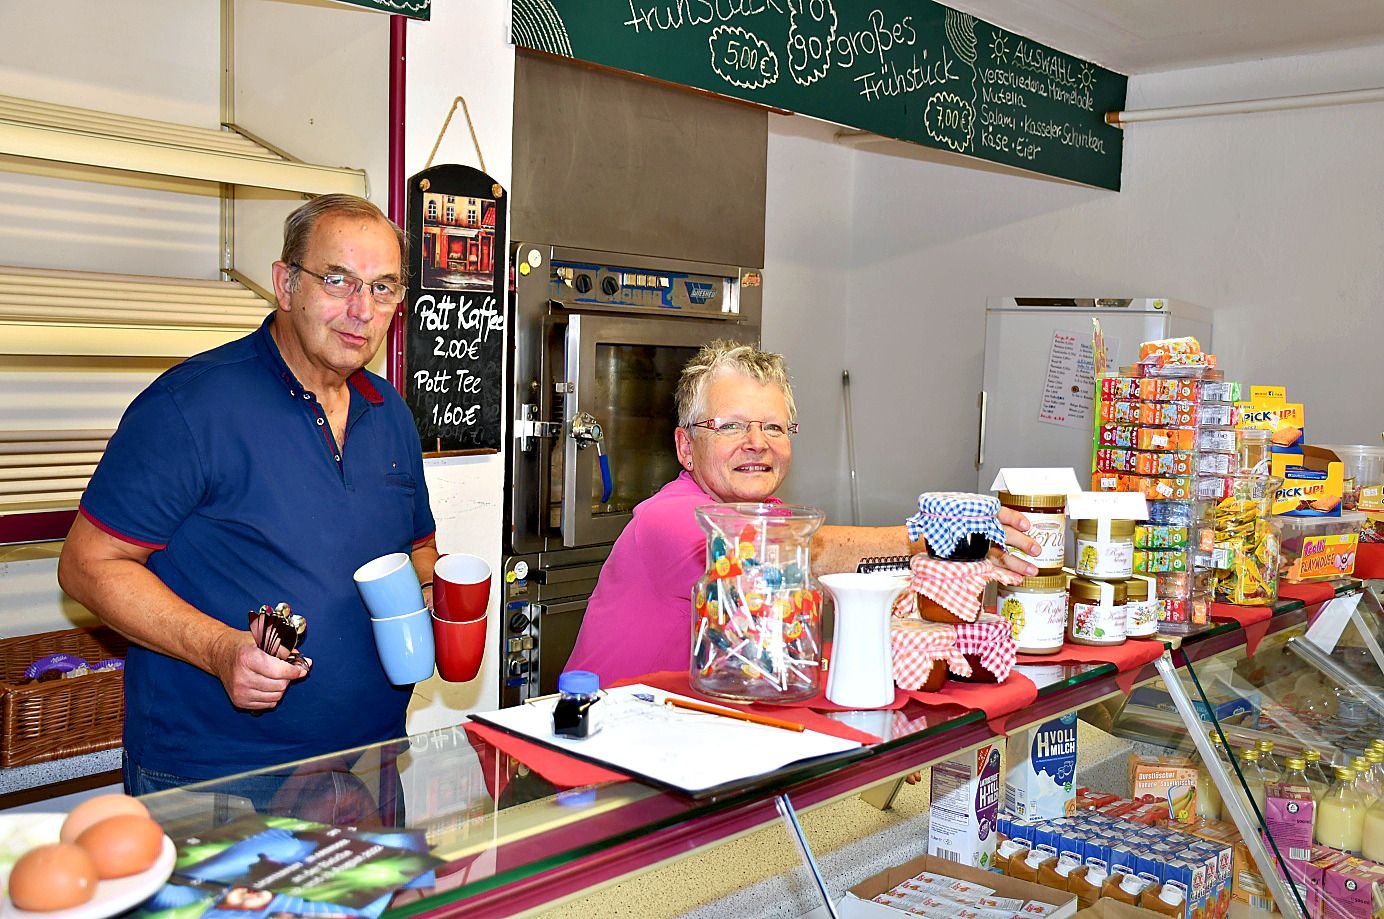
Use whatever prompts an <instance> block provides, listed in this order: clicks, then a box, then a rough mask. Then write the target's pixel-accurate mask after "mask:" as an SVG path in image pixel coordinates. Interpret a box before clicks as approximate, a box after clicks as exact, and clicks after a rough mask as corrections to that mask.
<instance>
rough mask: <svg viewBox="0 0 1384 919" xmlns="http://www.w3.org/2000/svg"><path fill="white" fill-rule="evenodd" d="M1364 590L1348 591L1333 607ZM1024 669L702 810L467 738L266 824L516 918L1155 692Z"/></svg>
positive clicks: (206, 790) (696, 803) (196, 806)
mask: <svg viewBox="0 0 1384 919" xmlns="http://www.w3.org/2000/svg"><path fill="white" fill-rule="evenodd" d="M1359 587H1360V585H1359V584H1358V582H1341V583H1340V584H1339V585H1338V586H1337V594H1338V595H1340V594H1347V593H1350V592H1353V591H1356V590H1358V589H1359ZM1317 606H1318V605H1317V604H1310V605H1305V604H1304V603H1303V602H1302V601H1301V600H1286V601H1281V602H1280V603H1279V604H1277V606H1276V607H1275V609H1274V615H1273V618H1272V619H1271V620H1270V621H1269V622H1268V623H1266V624H1265V626H1266V628H1265V629H1263V630H1262V631H1263V632H1264V633H1266V634H1274V633H1277V632H1279V631H1282V630H1284V629H1290V628H1295V627H1297V628H1300V627H1302V626H1303V625H1304V624H1305V623H1306V622H1307V619H1308V616H1309V613H1311V612H1313V611H1315V609H1316V608H1317ZM1247 637H1248V636H1247V632H1246V629H1245V628H1243V627H1242V626H1241V625H1239V624H1238V623H1235V622H1215V623H1214V624H1212V625H1211V626H1210V627H1208V628H1206V629H1205V630H1204V631H1202V632H1200V633H1198V634H1195V635H1190V636H1185V637H1182V638H1169V639H1167V640H1166V641H1165V648H1166V650H1165V654H1166V655H1170V657H1171V662H1172V664H1173V665H1175V666H1177V667H1179V668H1184V667H1186V666H1187V665H1188V664H1189V663H1191V664H1193V665H1194V664H1195V662H1197V661H1199V660H1204V659H1207V658H1210V657H1213V656H1215V655H1218V654H1222V653H1224V652H1226V651H1227V650H1231V649H1236V648H1243V647H1244V646H1245V645H1246V641H1247ZM1254 637H1255V640H1258V638H1260V637H1262V636H1261V635H1260V634H1259V633H1256V634H1255V636H1254ZM1016 670H1017V671H1018V672H1020V673H1023V674H1024V675H1025V676H1027V677H1028V678H1029V679H1032V680H1033V682H1034V683H1035V685H1036V686H1037V687H1038V696H1037V699H1036V701H1034V702H1033V703H1032V704H1030V705H1028V706H1027V707H1025V708H1024V709H1022V710H1021V711H1018V712H1015V713H1013V714H1012V715H1010V716H1009V717H1008V719H1007V722H1006V723H1001V722H999V721H996V722H995V723H994V724H992V723H990V722H988V721H987V720H986V717H985V715H984V714H983V713H981V712H979V711H976V710H971V709H965V708H961V707H958V706H950V707H942V706H925V705H922V704H920V703H918V702H917V701H909V702H908V703H907V704H905V705H904V706H903V707H902V708H899V709H897V710H881V711H872V712H838V713H834V714H832V716H831V717H833V718H835V719H837V720H839V721H841V722H843V723H845V724H847V725H850V726H852V727H856V728H858V729H861V730H864V731H867V732H869V733H872V734H875V735H877V736H879V737H881V738H882V739H881V740H880V741H879V742H877V743H869V744H866V745H864V746H862V747H861V748H859V749H857V750H852V751H848V752H846V753H841V754H836V755H833V756H829V757H824V758H821V759H818V760H814V761H809V762H801V763H796V764H792V765H790V766H789V767H786V768H784V769H781V770H778V771H776V772H773V773H769V774H766V775H762V776H758V777H756V778H754V779H752V780H748V781H746V782H744V783H743V784H740V785H738V786H736V787H734V788H733V789H731V790H728V791H724V792H723V793H719V794H716V795H714V796H711V797H707V798H702V799H692V798H689V797H687V796H685V795H682V794H679V793H676V792H672V791H667V790H663V789H660V788H657V787H654V786H652V785H649V784H646V783H642V782H638V781H605V782H600V783H597V784H594V785H583V786H577V787H565V786H564V785H561V784H555V783H554V782H553V781H550V780H549V779H547V778H544V777H543V776H542V775H541V774H540V773H538V772H536V771H534V770H532V769H530V768H529V767H528V766H527V765H526V764H525V763H524V762H523V761H521V760H520V759H516V758H515V757H514V756H511V755H510V754H507V753H504V752H502V751H499V750H497V749H495V748H494V747H491V746H489V745H488V744H486V743H484V742H482V741H480V740H478V739H477V738H475V737H473V736H472V735H471V734H470V733H469V732H468V731H467V730H466V729H465V727H464V726H462V725H458V726H456V727H453V728H448V729H443V730H439V731H433V732H429V733H426V734H419V735H415V736H412V737H409V738H406V739H402V740H400V741H396V742H393V743H389V744H382V745H377V746H374V747H368V748H363V749H360V750H352V751H343V752H342V753H339V754H335V755H333V756H330V757H324V758H320V759H314V760H310V761H305V762H302V763H297V764H290V765H288V766H285V767H282V768H279V769H276V770H272V773H273V774H274V775H276V776H278V777H280V778H282V780H283V784H282V787H281V789H280V791H279V793H278V794H276V795H275V797H274V801H273V803H272V804H270V805H269V808H268V810H269V811H270V812H272V813H278V814H285V815H291V816H295V817H299V818H302V819H307V820H316V821H319V822H323V823H334V824H338V825H357V826H370V825H375V826H378V825H381V824H383V825H385V826H390V827H406V828H409V829H413V830H417V831H422V832H423V833H425V834H426V840H427V844H428V846H429V848H430V851H431V853H432V854H433V855H434V856H436V857H437V858H440V859H442V860H443V864H442V865H441V866H440V867H438V868H437V870H436V883H435V884H432V885H431V886H426V887H421V888H417V889H409V890H403V891H399V892H398V893H397V894H395V896H394V898H393V900H392V901H391V903H390V906H389V908H388V910H387V911H386V912H385V914H384V915H385V917H386V919H405V917H411V916H416V915H429V916H433V915H435V916H452V915H465V916H468V917H472V916H491V915H494V916H507V915H514V914H516V913H519V912H523V911H525V910H530V909H535V908H538V907H541V906H543V905H545V904H548V903H551V902H554V901H557V900H560V899H562V898H563V897H567V896H571V895H573V894H577V893H580V892H582V891H585V890H588V889H592V888H594V887H597V886H599V885H601V884H604V883H607V882H609V881H611V880H613V879H616V878H619V877H622V876H625V875H630V874H634V873H638V872H641V871H644V870H646V869H649V868H651V867H653V866H656V865H658V864H660V863H662V862H666V861H669V860H672V859H676V858H679V857H681V856H684V855H686V854H688V853H691V852H694V851H697V850H699V849H702V848H705V847H708V846H712V845H714V844H716V843H718V842H722V841H725V840H727V839H730V838H733V837H735V836H737V835H739V834H741V833H744V832H746V831H749V830H752V829H755V828H757V827H763V826H766V825H769V824H771V823H773V822H775V821H778V820H780V819H781V810H780V802H781V801H783V800H785V799H786V800H788V801H791V804H792V807H793V808H794V809H796V810H799V811H801V810H805V809H811V808H814V807H816V806H818V805H821V804H824V803H826V802H829V801H832V800H835V799H838V798H841V797H843V796H846V795H850V794H852V793H854V792H858V791H862V790H865V789H869V788H872V787H876V786H879V785H880V784H881V783H887V782H889V781H891V780H896V779H898V778H899V777H901V776H904V775H907V774H909V773H911V772H914V771H916V770H919V769H921V768H923V767H925V766H928V765H930V764H932V763H934V762H937V761H939V760H942V759H946V758H948V757H949V756H951V755H953V754H955V753H957V752H960V751H963V750H966V749H968V748H970V747H974V746H976V745H977V744H980V743H983V742H985V741H986V740H989V739H991V738H993V737H995V736H996V735H997V733H998V732H999V731H1001V730H1007V729H1014V728H1018V727H1021V726H1023V725H1027V724H1032V723H1035V722H1040V721H1043V720H1046V719H1048V718H1051V717H1054V716H1056V715H1058V714H1061V713H1064V712H1068V711H1072V710H1075V709H1079V708H1082V707H1083V706H1086V705H1089V704H1091V703H1092V702H1094V701H1097V700H1101V699H1107V698H1110V697H1112V696H1115V695H1120V694H1127V693H1128V691H1129V689H1130V687H1131V686H1132V685H1134V684H1135V683H1138V682H1146V681H1149V680H1152V679H1155V678H1156V677H1157V674H1156V670H1155V667H1154V665H1152V664H1150V665H1146V666H1143V667H1142V668H1138V669H1137V670H1135V671H1131V672H1126V673H1120V672H1119V671H1117V669H1116V668H1115V667H1114V666H1113V665H1110V664H1021V665H1018V667H1017V668H1016ZM232 781H234V779H228V780H226V782H232ZM226 782H217V783H207V784H203V785H198V786H189V787H188V788H185V789H178V790H175V791H170V792H163V793H160V794H157V795H151V796H149V797H148V798H146V799H145V800H146V802H147V803H148V805H149V807H150V809H151V811H152V812H153V813H154V815H155V816H156V817H157V818H158V819H159V820H160V821H161V822H162V823H163V824H164V826H165V828H166V829H167V830H168V831H169V833H170V835H172V836H173V837H174V838H175V839H178V838H179V837H180V836H190V835H195V834H198V833H205V832H207V831H208V830H210V829H212V828H213V827H216V826H218V825H220V824H224V823H226V822H228V821H230V820H233V819H236V818H237V817H238V816H241V815H245V814H248V813H250V812H251V811H252V808H251V806H250V804H249V803H248V802H247V801H245V800H244V799H241V798H238V797H236V796H233V795H228V794H226V793H224V788H225V785H226ZM399 791H402V794H401V795H400V794H399V793H398V792H399Z"/></svg>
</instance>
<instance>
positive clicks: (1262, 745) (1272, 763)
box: [1254, 740, 1283, 782]
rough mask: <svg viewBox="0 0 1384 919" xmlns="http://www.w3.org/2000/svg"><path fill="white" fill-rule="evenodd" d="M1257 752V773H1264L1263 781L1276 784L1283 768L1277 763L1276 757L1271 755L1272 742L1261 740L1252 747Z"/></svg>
mask: <svg viewBox="0 0 1384 919" xmlns="http://www.w3.org/2000/svg"><path fill="white" fill-rule="evenodd" d="M1254 748H1255V749H1256V750H1258V751H1259V771H1260V772H1262V773H1264V781H1266V782H1277V781H1278V780H1279V778H1280V777H1281V776H1282V775H1283V768H1282V767H1281V766H1280V765H1279V763H1278V757H1277V756H1274V753H1273V741H1272V740H1261V741H1259V742H1258V743H1257V744H1255V745H1254Z"/></svg>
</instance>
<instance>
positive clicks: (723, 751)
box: [471, 684, 861, 797]
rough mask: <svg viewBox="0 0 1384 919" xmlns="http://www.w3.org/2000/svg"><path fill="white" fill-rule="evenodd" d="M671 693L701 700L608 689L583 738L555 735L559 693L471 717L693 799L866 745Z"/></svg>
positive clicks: (637, 688) (638, 688) (642, 689)
mask: <svg viewBox="0 0 1384 919" xmlns="http://www.w3.org/2000/svg"><path fill="white" fill-rule="evenodd" d="M638 696H645V697H652V699H653V701H652V702H651V701H647V700H646V699H641V698H638ZM668 697H672V698H675V699H682V700H685V701H688V702H696V701H697V700H695V699H691V698H689V697H687V696H680V695H678V694H676V693H669V692H666V691H664V690H661V689H655V688H653V687H650V686H645V685H642V684H634V685H630V686H620V687H616V688H613V689H609V690H606V692H605V694H604V696H603V698H602V699H601V700H600V702H598V703H597V704H596V706H594V708H595V709H596V710H597V712H596V714H597V717H599V719H600V726H599V730H597V731H595V732H594V733H593V734H591V736H588V737H586V738H584V739H581V740H575V739H571V738H566V737H557V736H554V734H553V706H554V705H555V704H556V702H557V699H556V698H555V697H554V698H546V699H536V700H534V701H533V702H530V703H528V704H525V705H518V706H515V707H513V708H504V709H500V710H498V711H493V712H477V713H474V714H472V715H471V718H472V720H474V721H477V722H480V723H482V724H486V725H489V726H491V727H495V728H499V729H500V730H503V731H508V732H510V733H512V734H517V735H519V736H521V737H524V738H525V739H527V740H530V741H533V742H534V743H539V744H542V745H544V746H547V747H551V748H554V749H557V750H561V751H562V752H563V753H566V754H569V755H571V756H574V757H576V758H578V759H584V760H587V761H590V762H594V763H598V764H600V765H602V766H608V767H610V768H611V769H615V770H618V771H620V772H623V773H625V774H627V775H631V776H634V777H636V778H639V779H642V780H644V781H647V782H650V783H652V784H655V785H660V786H664V787H667V788H671V789H673V790H675V791H680V792H683V793H684V794H688V795H691V796H693V797H706V796H709V795H713V794H716V793H717V792H719V791H723V790H727V789H728V788H730V787H733V786H735V785H736V784H738V783H743V782H746V781H748V780H751V779H754V778H756V777H758V776H761V775H765V774H767V773H771V772H774V771H775V770H778V769H781V768H783V767H785V766H788V765H790V764H792V763H797V762H800V761H803V760H810V759H816V758H818V757H822V756H832V755H839V754H845V753H849V752H851V751H853V750H858V749H859V748H860V746H861V744H860V743H859V742H858V741H854V740H847V739H845V738H841V737H834V736H832V735H830V734H824V733H821V732H819V731H813V730H803V731H788V730H784V729H782V728H777V727H770V726H767V725H763V724H753V723H750V722H746V721H740V720H736V719H733V718H726V717H722V716H720V715H713V714H707V713H705V712H699V711H692V710H687V709H682V708H675V707H673V706H670V705H664V704H663V701H664V700H665V699H666V698H668Z"/></svg>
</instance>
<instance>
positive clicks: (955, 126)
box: [512, 0, 1127, 190]
mask: <svg viewBox="0 0 1384 919" xmlns="http://www.w3.org/2000/svg"><path fill="white" fill-rule="evenodd" d="M512 9H513V36H514V41H515V43H516V44H519V45H522V46H524V47H526V48H532V49H534V50H537V51H545V52H548V53H550V54H557V55H561V56H564V57H572V58H577V59H579V60H583V61H589V62H591V63H594V64H600V65H603V66H606V67H613V68H615V69H617V70H625V71H630V72H632V73H638V74H643V75H645V76H650V77H654V78H656V79H660V80H667V81H669V82H673V83H679V84H682V85H684V86H692V87H696V88H697V89H703V90H707V91H709V92H714V93H720V94H722V95H727V96H733V97H735V98H738V99H744V100H747V101H749V102H757V103H760V104H762V105H768V106H773V107H776V108H782V109H787V110H789V111H792V112H798V113H801V114H804V115H811V116H814V117H817V118H822V119H825V120H827V121H833V122H836V123H838V124H843V125H848V126H850V127H856V128H861V129H863V130H866V131H871V132H873V133H876V134H881V135H884V136H886V137H895V138H899V139H901V140H908V141H913V142H915V143H919V144H925V145H926V146H929V147H935V148H937V149H940V150H951V151H954V152H956V153H961V154H966V155H968V156H975V157H979V158H981V159H985V160H989V161H991V162H995V163H1003V164H1005V165H1007V166H1016V167H1019V168H1022V169H1029V170H1032V171H1034V172H1040V173H1043V174H1044V175H1051V176H1057V177H1060V178H1063V179H1070V180H1072V181H1076V182H1082V183H1084V184H1087V185H1095V186H1097V187H1100V188H1110V189H1117V190H1118V189H1119V187H1120V155H1121V151H1122V148H1123V144H1122V141H1123V137H1122V134H1121V132H1120V130H1119V129H1118V128H1114V127H1111V126H1109V125H1107V124H1106V123H1105V113H1106V112H1107V111H1114V110H1119V109H1123V108H1124V101H1125V85H1126V82H1127V80H1126V78H1125V77H1124V76H1122V75H1120V74H1118V73H1114V72H1113V71H1110V70H1106V69H1104V68H1101V67H1097V66H1096V65H1094V64H1090V63H1087V62H1086V61H1082V60H1079V59H1078V58H1074V57H1072V56H1071V55H1068V54H1063V53H1062V52H1060V51H1055V50H1053V49H1052V48H1049V47H1047V46H1046V45H1041V44H1039V43H1037V42H1035V41H1031V40H1029V39H1027V38H1024V37H1023V36H1022V35H1015V34H1014V33H1013V32H1007V31H1005V30H1004V29H1001V28H998V27H997V26H993V25H991V24H989V23H988V22H984V21H982V20H979V19H976V18H975V17H973V16H969V15H967V14H965V13H960V12H957V11H956V10H952V9H948V8H947V7H945V6H942V5H941V4H939V3H933V2H931V0H874V2H871V3H856V2H854V0H851V2H847V0H513V7H512ZM683 129H684V130H689V131H694V130H696V125H686V126H684V128H683Z"/></svg>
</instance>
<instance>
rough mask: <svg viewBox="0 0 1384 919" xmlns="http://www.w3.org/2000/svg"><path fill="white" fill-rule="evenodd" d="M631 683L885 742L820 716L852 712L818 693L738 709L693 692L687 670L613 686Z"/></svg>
mask: <svg viewBox="0 0 1384 919" xmlns="http://www.w3.org/2000/svg"><path fill="white" fill-rule="evenodd" d="M630 683H643V684H644V685H645V686H652V687H653V688H654V689H661V690H663V691H664V692H675V693H677V694H678V695H680V696H689V697H691V698H693V699H705V700H706V701H707V702H710V703H711V704H712V705H724V706H725V707H726V708H736V709H739V710H740V711H742V712H754V713H755V714H758V715H767V716H769V717H770V718H778V719H779V720H780V721H793V722H796V723H798V724H801V725H802V726H803V727H805V728H807V729H808V730H809V731H817V732H819V733H822V734H830V735H831V736H833V737H841V738H844V739H846V740H855V741H859V742H860V743H866V744H872V743H879V742H880V741H881V740H883V739H884V738H882V737H876V736H875V735H874V734H867V733H865V732H864V731H858V730H856V729H855V728H853V727H850V726H848V725H845V724H842V723H841V722H839V721H835V720H833V719H831V718H828V717H826V716H825V715H822V714H820V712H822V711H838V712H841V711H851V709H846V708H842V707H841V706H839V705H833V704H832V703H830V702H828V701H827V699H826V696H825V695H823V694H821V693H818V694H817V695H816V696H814V697H813V698H811V699H808V700H807V701H805V702H796V703H793V704H792V705H765V704H763V703H755V704H753V705H737V704H736V703H734V702H726V701H723V700H721V699H713V698H711V697H710V696H705V695H702V694H701V693H699V692H697V691H696V690H694V689H693V688H692V684H691V683H690V682H689V681H688V678H687V671H686V670H664V671H662V672H660V673H649V674H645V675H644V676H642V677H638V678H636V679H632V680H620V681H617V682H616V683H614V684H612V685H614V686H627V685H629V684H630ZM902 695H903V694H902V693H901V692H899V691H898V690H897V689H896V690H895V691H894V701H893V703H891V704H890V705H887V706H883V707H884V708H902V707H903V706H904V705H905V704H906V703H907V701H908V700H907V699H906V698H900V696H902ZM813 709H817V710H818V711H813Z"/></svg>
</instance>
